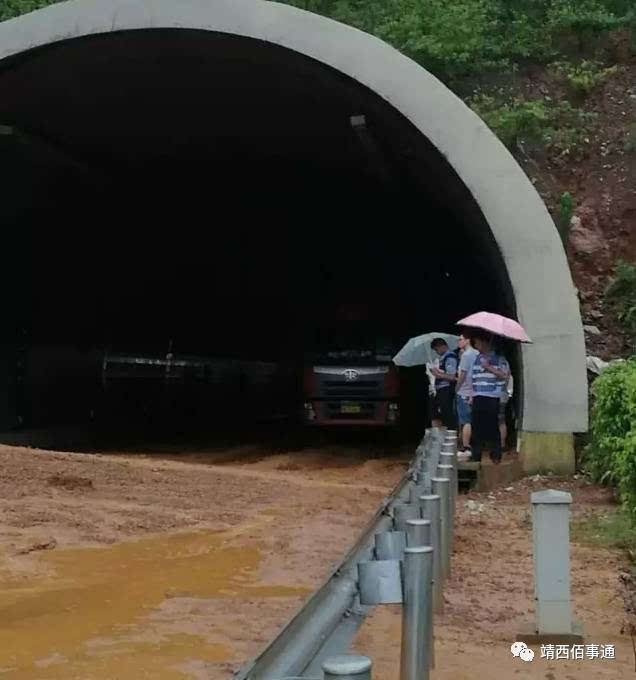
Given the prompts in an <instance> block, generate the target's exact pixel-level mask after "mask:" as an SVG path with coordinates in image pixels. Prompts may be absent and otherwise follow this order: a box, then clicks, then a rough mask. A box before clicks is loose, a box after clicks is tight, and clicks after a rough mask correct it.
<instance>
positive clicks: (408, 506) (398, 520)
mask: <svg viewBox="0 0 636 680" xmlns="http://www.w3.org/2000/svg"><path fill="white" fill-rule="evenodd" d="M421 512H422V511H421V509H420V505H419V503H417V504H412V503H396V504H395V505H394V506H393V521H394V523H395V530H396V531H406V520H407V519H419V518H420V517H421V516H422V514H421Z"/></svg>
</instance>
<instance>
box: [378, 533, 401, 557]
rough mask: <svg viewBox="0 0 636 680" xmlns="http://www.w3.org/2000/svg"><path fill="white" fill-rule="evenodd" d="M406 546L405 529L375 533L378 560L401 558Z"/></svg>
mask: <svg viewBox="0 0 636 680" xmlns="http://www.w3.org/2000/svg"><path fill="white" fill-rule="evenodd" d="M404 548H406V534H405V533H404V532H403V531H383V532H382V533H379V534H376V535H375V559H376V560H401V559H402V554H403V553H404Z"/></svg>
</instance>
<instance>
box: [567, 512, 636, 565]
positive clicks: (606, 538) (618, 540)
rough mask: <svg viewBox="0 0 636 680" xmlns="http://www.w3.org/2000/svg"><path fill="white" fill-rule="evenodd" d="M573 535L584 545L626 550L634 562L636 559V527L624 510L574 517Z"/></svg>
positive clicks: (576, 541)
mask: <svg viewBox="0 0 636 680" xmlns="http://www.w3.org/2000/svg"><path fill="white" fill-rule="evenodd" d="M571 536H572V541H574V542H575V543H580V544H582V545H589V546H593V547H597V548H605V549H609V550H624V551H626V552H627V554H628V555H629V557H630V558H631V560H632V562H634V561H636V529H635V528H634V525H633V524H632V523H631V521H630V518H629V515H628V514H627V513H626V512H624V511H623V510H612V511H610V512H606V513H603V514H600V515H593V516H590V517H585V518H582V519H574V520H573V521H572V524H571Z"/></svg>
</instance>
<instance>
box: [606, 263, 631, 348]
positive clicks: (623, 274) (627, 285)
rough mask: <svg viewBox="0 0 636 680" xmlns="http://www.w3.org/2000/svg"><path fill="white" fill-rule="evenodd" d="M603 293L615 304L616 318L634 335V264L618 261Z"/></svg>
mask: <svg viewBox="0 0 636 680" xmlns="http://www.w3.org/2000/svg"><path fill="white" fill-rule="evenodd" d="M605 295H606V297H607V300H608V301H609V302H610V303H613V304H614V305H615V306H616V308H617V312H618V320H619V321H620V322H621V323H624V324H625V325H626V326H627V329H628V331H629V332H630V333H631V334H632V335H636V265H635V264H629V263H627V262H619V263H618V265H617V267H616V274H615V276H614V280H613V281H612V282H611V283H610V285H609V286H608V288H607V290H606V291H605Z"/></svg>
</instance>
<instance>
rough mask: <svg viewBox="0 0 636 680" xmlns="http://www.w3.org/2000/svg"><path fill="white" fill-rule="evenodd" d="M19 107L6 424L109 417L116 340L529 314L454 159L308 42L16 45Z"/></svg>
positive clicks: (13, 125)
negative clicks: (295, 45)
mask: <svg viewBox="0 0 636 680" xmlns="http://www.w3.org/2000/svg"><path fill="white" fill-rule="evenodd" d="M0 122H1V123H2V124H3V126H4V127H3V131H4V133H5V134H3V135H2V137H1V138H0V144H1V145H2V152H3V158H4V163H3V164H2V165H3V170H4V185H5V188H6V189H7V191H6V196H7V200H6V201H5V202H4V205H3V210H4V211H5V219H4V220H3V222H4V224H5V225H6V231H5V233H6V234H7V235H8V236H7V238H8V239H9V240H10V243H9V244H8V251H9V252H13V253H16V256H15V257H12V258H11V261H10V262H8V265H7V267H6V268H5V272H4V273H5V277H6V284H7V288H8V289H11V290H12V291H13V292H14V294H13V295H12V299H11V301H10V306H11V309H10V312H9V314H8V317H9V318H10V319H11V322H10V323H9V324H8V332H7V335H6V336H5V338H6V339H5V344H6V350H5V352H4V355H3V356H4V365H5V368H4V370H5V373H6V375H7V380H8V382H9V384H10V390H9V392H8V398H7V403H6V404H5V406H4V408H3V409H2V413H0V416H1V417H2V421H3V424H2V429H4V430H7V429H11V428H13V427H16V426H22V427H32V428H34V427H52V426H56V425H61V424H70V423H78V422H84V421H89V420H91V419H93V418H95V413H96V412H97V411H100V409H102V408H103V403H104V402H103V396H104V395H103V385H102V371H103V365H104V355H105V352H108V351H111V352H113V351H120V352H124V353H129V354H131V355H139V356H142V355H143V356H146V355H147V356H165V355H166V354H167V353H175V354H179V355H188V356H198V357H201V356H203V357H215V358H216V359H218V360H219V361H226V362H253V363H252V364H251V365H252V366H256V365H258V366H263V365H265V364H267V365H272V366H275V367H276V368H275V371H277V370H280V367H281V366H286V367H287V368H288V369H289V367H290V366H298V365H299V364H300V363H301V362H302V359H303V356H304V355H305V354H306V353H307V351H309V350H310V348H313V347H314V346H315V344H316V343H317V342H318V339H319V338H320V337H321V329H322V330H324V328H325V326H326V325H328V324H329V323H333V318H334V317H333V313H334V310H335V309H336V308H337V307H338V306H339V305H341V304H342V303H350V302H356V303H362V304H363V305H365V306H366V307H367V308H369V309H371V310H372V312H371V314H372V318H373V323H374V327H375V329H376V330H375V332H376V334H377V335H378V337H382V338H385V339H386V340H387V342H389V343H390V344H392V345H393V346H394V347H395V349H396V350H397V349H399V347H400V346H401V345H402V344H403V343H404V342H406V340H408V338H409V337H411V336H413V335H418V334H420V333H422V332H427V331H431V330H439V331H448V332H453V328H454V324H455V322H456V321H457V319H459V318H461V317H462V316H464V315H467V314H469V313H471V312H474V311H476V310H478V309H483V310H489V311H494V312H499V313H503V314H507V315H512V316H514V315H515V303H514V298H513V295H512V291H511V286H510V283H509V280H508V275H507V270H506V267H505V265H504V262H503V259H502V257H501V254H500V253H499V249H498V247H497V245H496V243H495V241H494V239H493V237H492V234H491V232H490V229H489V227H488V224H487V223H486V221H485V219H484V217H483V215H482V213H481V211H480V210H479V208H478V206H477V204H476V202H475V200H474V199H473V197H472V196H471V194H470V192H469V191H468V190H467V189H466V187H465V186H464V184H463V182H462V181H461V180H460V179H459V177H458V176H457V175H456V174H455V172H454V171H453V170H452V168H451V167H450V165H449V163H448V162H447V161H446V159H445V158H444V157H443V156H442V155H441V154H440V153H439V151H438V150H437V149H436V148H435V147H434V146H433V145H432V144H431V143H430V142H429V140H427V139H426V138H425V137H424V136H423V135H422V134H421V133H420V132H419V130H417V129H416V128H415V127H414V126H413V125H412V124H411V123H410V122H409V121H408V120H407V119H406V118H404V117H403V116H402V115H401V114H400V113H399V112H398V111H397V110H396V109H394V108H393V107H392V106H391V105H390V104H389V103H388V102H387V101H386V100H384V99H382V98H381V97H380V96H378V95H377V94H376V93H374V92H372V91H370V90H369V89H367V88H366V87H364V86H363V85H361V84H360V83H358V82H356V81H355V80H353V79H351V78H349V77H347V76H345V75H343V74H342V73H340V72H337V71H335V70H333V69H331V68H329V67H327V66H326V65H324V64H322V63H319V62H317V61H314V60H312V59H310V58H309V57H306V56H304V55H301V54H299V53H298V52H294V51H292V50H289V49H284V48H282V47H280V46H277V45H273V44H271V43H267V42H263V41H259V40H255V39H250V38H243V37H237V36H231V35H227V34H222V33H214V32H210V31H197V30H185V29H181V30H178V29H170V30H163V29H161V30H160V29H156V30H138V31H122V32H114V33H109V34H107V35H95V36H89V37H82V38H76V39H73V40H68V41H64V42H58V43H54V44H52V45H48V46H45V47H41V48H38V49H34V50H32V51H29V52H25V53H21V54H19V55H17V56H16V57H12V58H9V59H5V60H4V61H3V62H2V63H1V71H0ZM512 358H513V359H515V360H516V357H512ZM515 370H517V368H516V369H515ZM288 384H289V385H292V383H288ZM263 385H265V386H264V387H263ZM263 385H261V388H260V392H259V394H260V399H261V401H260V402H259V403H260V404H261V405H263V404H265V403H267V404H269V405H270V406H271V402H272V399H271V394H269V393H268V388H267V385H266V384H265V383H263ZM162 389H163V388H162ZM295 389H296V388H295V387H289V391H288V393H287V394H286V395H285V396H284V398H283V397H281V395H280V394H279V395H278V398H279V399H281V403H282V402H285V403H286V404H287V405H288V406H289V405H290V404H292V405H293V404H295V402H296V401H297V399H298V394H297V393H296V392H295V391H294V390H295ZM230 396H231V397H232V398H230ZM171 398H172V397H171ZM180 401H181V403H182V404H183V403H185V401H187V402H188V403H189V405H190V406H189V407H188V408H190V407H193V406H194V408H195V410H198V412H200V413H203V414H205V418H206V419H209V418H211V417H213V416H214V414H215V413H217V414H218V413H220V412H221V411H223V413H224V414H225V415H224V416H223V417H226V416H227V412H228V410H229V411H231V412H232V413H234V414H235V415H238V417H239V420H240V419H242V418H245V419H252V418H257V417H259V413H260V412H259V406H258V405H257V404H255V403H254V404H251V405H250V406H249V408H247V407H246V403H247V402H246V401H245V391H244V390H243V391H242V390H241V389H240V388H237V391H236V393H234V392H232V394H231V395H230V394H229V393H228V392H227V386H217V388H216V389H213V390H210V389H209V388H206V389H200V388H196V389H193V390H190V391H189V392H188V394H185V393H182V394H180V395H178V397H177V399H176V402H177V403H178V402H180ZM248 401H249V399H248ZM120 405H121V404H120ZM223 407H224V408H223ZM177 410H178V409H177Z"/></svg>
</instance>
